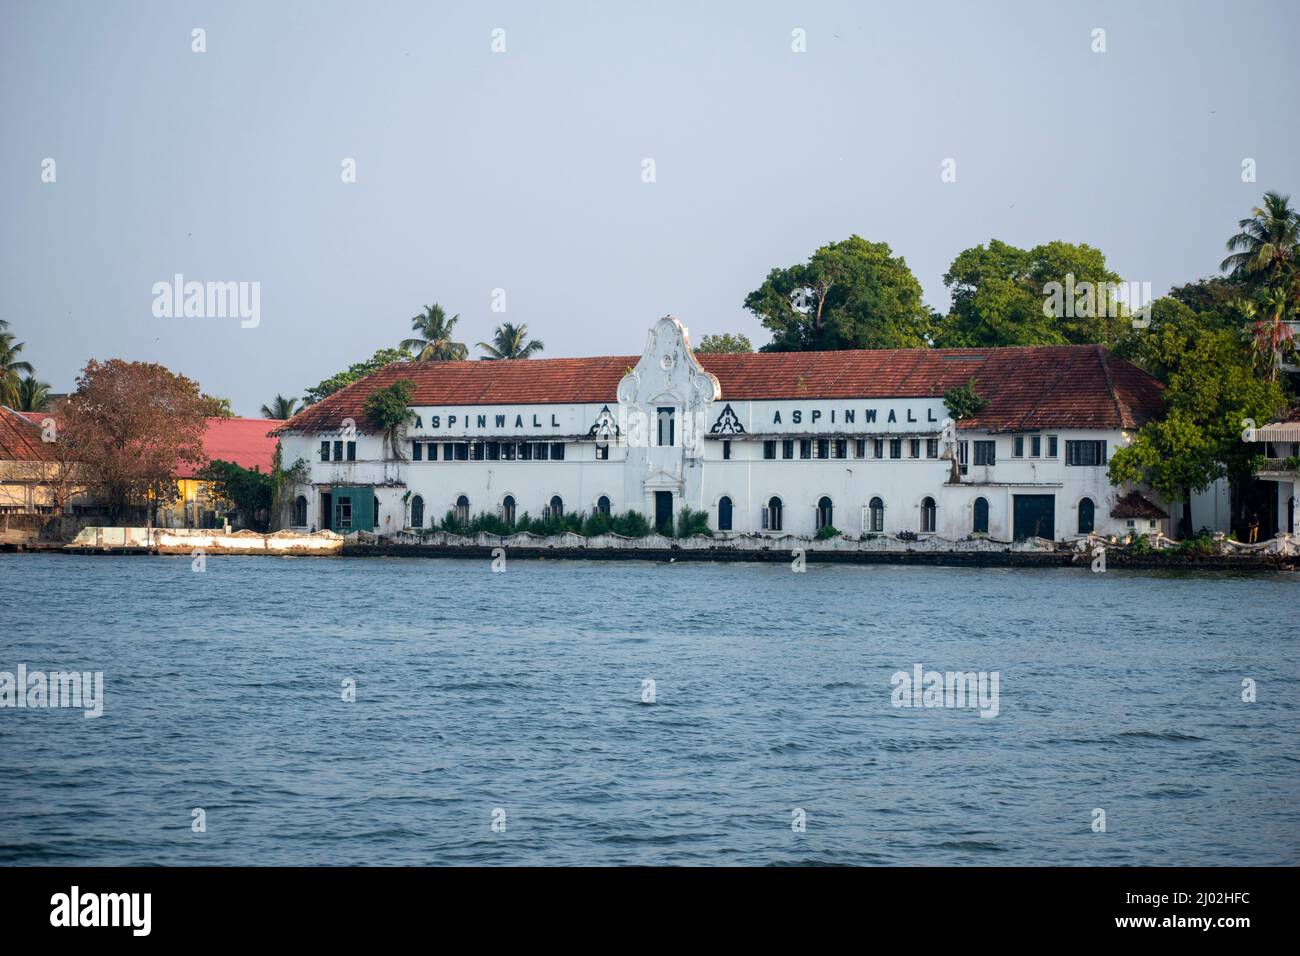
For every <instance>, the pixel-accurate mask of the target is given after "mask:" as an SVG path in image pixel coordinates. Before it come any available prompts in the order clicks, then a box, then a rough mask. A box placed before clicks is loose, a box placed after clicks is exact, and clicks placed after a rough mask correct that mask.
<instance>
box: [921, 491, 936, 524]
mask: <svg viewBox="0 0 1300 956" xmlns="http://www.w3.org/2000/svg"><path fill="white" fill-rule="evenodd" d="M921 531H922V533H925V532H932V531H934V499H933V498H923V499H921Z"/></svg>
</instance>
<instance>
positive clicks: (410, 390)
mask: <svg viewBox="0 0 1300 956" xmlns="http://www.w3.org/2000/svg"><path fill="white" fill-rule="evenodd" d="M414 394H415V383H414V382H412V381H411V380H410V379H409V378H399V379H398V380H397V381H396V382H394V383H393V384H392V385H389V386H388V387H387V388H381V389H377V390H376V391H374V392H372V393H371V394H370V397H369V398H367V399H366V404H365V410H366V418H367V419H369V421H370V424H372V425H374V426H375V428H377V429H379V431H381V432H382V433H383V435H384V441H385V443H386V444H387V445H388V448H389V450H390V452H391V453H392V456H393V459H394V460H396V461H402V460H403V459H404V458H405V457H406V456H405V455H404V454H403V453H402V444H403V440H404V438H405V436H406V427H407V426H408V425H410V424H411V423H412V422H413V421H415V412H413V411H411V408H410V405H411V396H412V395H414Z"/></svg>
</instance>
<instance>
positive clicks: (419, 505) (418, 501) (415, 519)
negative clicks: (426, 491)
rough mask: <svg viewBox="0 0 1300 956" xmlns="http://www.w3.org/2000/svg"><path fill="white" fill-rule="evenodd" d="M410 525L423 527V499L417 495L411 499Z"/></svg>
mask: <svg viewBox="0 0 1300 956" xmlns="http://www.w3.org/2000/svg"><path fill="white" fill-rule="evenodd" d="M411 527H412V528H423V527H424V499H423V498H421V497H420V496H419V495H416V496H415V497H414V498H412V499H411Z"/></svg>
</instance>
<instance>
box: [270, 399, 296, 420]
mask: <svg viewBox="0 0 1300 956" xmlns="http://www.w3.org/2000/svg"><path fill="white" fill-rule="evenodd" d="M297 411H298V399H296V398H285V397H284V396H283V395H280V394H278V393H277V394H276V396H275V401H273V402H272V403H271V404H270V405H263V406H262V417H263V418H275V419H279V420H280V421H287V420H288V419H290V418H293V416H294V414H295V413H297Z"/></svg>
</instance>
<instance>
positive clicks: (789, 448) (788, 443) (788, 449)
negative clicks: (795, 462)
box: [781, 438, 794, 458]
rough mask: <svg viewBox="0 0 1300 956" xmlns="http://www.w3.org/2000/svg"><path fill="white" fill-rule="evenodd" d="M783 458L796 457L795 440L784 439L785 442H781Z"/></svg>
mask: <svg viewBox="0 0 1300 956" xmlns="http://www.w3.org/2000/svg"><path fill="white" fill-rule="evenodd" d="M781 457H782V458H793V457H794V439H793V438H786V439H784V440H783V441H782V442H781Z"/></svg>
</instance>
